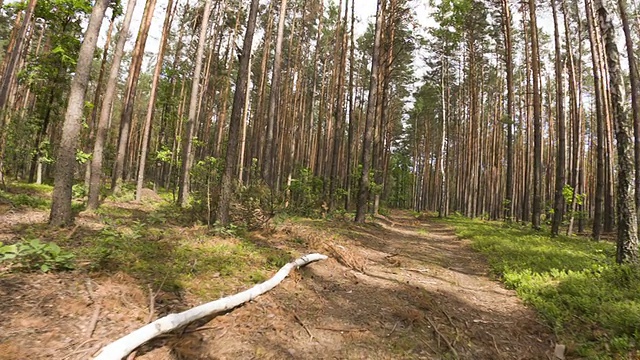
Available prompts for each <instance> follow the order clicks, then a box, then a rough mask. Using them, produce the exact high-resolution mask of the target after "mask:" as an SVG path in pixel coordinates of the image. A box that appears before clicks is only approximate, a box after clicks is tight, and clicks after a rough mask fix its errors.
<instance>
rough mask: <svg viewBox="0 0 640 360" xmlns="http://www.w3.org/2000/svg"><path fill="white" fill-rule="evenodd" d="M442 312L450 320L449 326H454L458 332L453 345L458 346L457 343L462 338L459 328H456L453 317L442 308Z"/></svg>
mask: <svg viewBox="0 0 640 360" xmlns="http://www.w3.org/2000/svg"><path fill="white" fill-rule="evenodd" d="M440 311H442V313H443V314H444V315H445V316H446V317H447V319H448V320H449V324H451V326H453V328H454V329H455V330H456V338H455V340H453V343H451V345H452V346H456V342H457V341H458V339H459V338H460V331H459V330H458V327H457V326H456V324H454V323H453V320H452V319H451V316H449V314H448V313H447V312H446V311H444V309H442V308H440Z"/></svg>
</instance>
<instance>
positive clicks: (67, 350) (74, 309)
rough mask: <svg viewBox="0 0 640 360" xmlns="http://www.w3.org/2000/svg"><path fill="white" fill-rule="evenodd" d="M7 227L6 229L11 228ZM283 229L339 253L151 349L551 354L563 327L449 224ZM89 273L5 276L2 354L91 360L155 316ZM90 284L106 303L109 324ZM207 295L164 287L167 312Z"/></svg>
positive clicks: (236, 354)
mask: <svg viewBox="0 0 640 360" xmlns="http://www.w3.org/2000/svg"><path fill="white" fill-rule="evenodd" d="M16 216H17V217H16V218H8V217H2V218H1V219H2V220H11V223H13V225H15V224H16V223H23V222H24V223H30V222H31V223H40V222H44V221H46V219H45V218H42V216H43V215H42V214H39V213H37V214H36V213H33V214H31V215H30V216H22V217H20V216H18V215H16ZM14 220H15V221H14ZM327 225H329V226H327ZM0 230H2V231H0V233H5V234H6V232H7V231H8V230H9V227H7V226H0ZM336 234H338V235H336ZM7 235H8V234H7ZM5 236H6V235H5ZM278 236H279V237H280V238H289V239H290V238H298V237H307V238H316V239H321V240H322V241H316V242H314V241H310V242H308V243H307V244H306V245H304V244H301V245H300V247H299V248H297V249H296V251H298V252H306V251H323V252H328V253H329V255H331V258H330V259H329V260H327V261H323V262H319V263H314V264H312V265H310V266H309V267H307V268H304V269H302V270H301V271H300V272H295V273H294V275H292V277H290V278H288V279H287V280H285V281H284V282H283V283H282V284H281V285H280V286H279V287H277V288H276V289H275V290H273V291H272V292H270V293H268V294H266V295H264V296H261V297H259V298H258V299H256V300H255V301H253V302H251V303H249V304H247V305H245V306H243V307H241V308H239V309H236V310H234V311H232V312H230V313H228V314H226V315H222V316H218V317H216V318H215V319H213V320H212V321H211V322H209V323H207V324H198V326H201V327H200V328H198V329H196V327H195V326H194V327H190V328H188V329H186V330H185V331H183V332H182V333H181V334H180V335H178V336H169V337H164V338H162V339H160V340H159V341H157V342H155V343H153V344H150V345H148V346H145V347H144V348H143V349H141V350H140V351H139V352H138V358H140V359H152V360H156V359H157V360H163V359H167V360H169V359H194V360H195V359H547V358H550V357H549V356H548V355H547V354H548V353H549V351H550V349H551V348H552V345H553V336H552V335H551V334H550V330H549V329H548V328H546V327H545V326H544V325H542V324H541V323H540V322H539V320H537V318H536V315H535V314H534V313H533V312H532V311H531V310H529V309H527V308H526V307H525V306H524V305H523V304H522V303H521V302H520V301H519V300H518V299H517V298H516V296H515V294H514V293H513V292H512V291H508V290H505V289H504V288H502V287H501V285H500V284H499V283H498V282H496V281H493V280H490V278H489V276H488V275H487V267H486V265H485V263H484V261H483V260H482V259H481V256H480V255H479V254H477V253H475V252H473V251H472V250H471V249H470V247H469V246H468V243H467V242H466V241H463V240H459V239H457V238H456V237H455V235H454V234H453V232H452V230H451V229H448V228H447V227H445V226H444V225H442V224H439V223H437V222H433V221H418V220H415V219H414V218H412V217H410V216H409V215H408V214H407V213H402V212H397V213H394V215H393V216H392V217H390V218H380V219H378V220H377V221H376V222H375V223H369V224H366V225H355V224H353V223H351V222H334V223H331V222H329V223H328V222H313V221H297V222H294V223H292V224H289V225H285V226H283V228H282V229H280V231H279V232H277V234H275V235H274V236H273V237H274V238H276V240H271V237H269V236H267V237H266V238H268V239H269V241H275V242H272V243H271V244H269V246H278V245H277V242H278V240H277V237H278ZM287 243H288V244H291V241H290V240H289V241H288V242H287ZM314 244H315V245H314ZM319 244H322V245H319ZM309 247H310V249H309ZM88 281H89V280H87V277H86V275H82V276H78V275H77V274H74V273H67V274H64V273H63V274H46V275H38V274H11V275H9V276H5V277H0V304H2V306H0V310H1V311H0V334H2V335H0V359H25V358H29V359H63V358H64V359H84V358H87V356H86V354H87V353H91V352H92V351H95V350H96V349H98V348H99V346H100V345H104V344H105V343H106V342H108V340H109V339H114V338H116V337H118V336H121V335H123V334H126V333H128V332H129V331H131V330H133V329H135V328H136V327H138V326H140V325H139V324H140V322H141V321H144V319H145V318H146V317H147V316H148V310H147V309H148V308H147V305H148V297H147V295H146V294H145V292H144V291H143V289H141V288H140V286H139V285H137V284H136V282H135V281H133V280H132V279H129V278H126V277H125V278H121V277H114V278H112V277H106V278H105V277H97V278H93V279H92V280H91V281H90V282H91V283H93V284H94V285H93V286H92V287H93V289H92V290H88V289H87V282H88ZM212 281H216V280H215V279H214V280H212ZM240 290H242V289H238V291H240ZM90 292H93V293H94V297H96V298H100V299H103V300H102V302H101V303H102V309H103V310H102V311H101V312H100V317H99V324H98V326H97V327H95V323H94V324H93V325H92V324H91V323H92V320H91V319H92V317H93V316H95V313H94V310H95V309H96V305H95V304H94V302H93V300H92V299H91V298H90V296H89V297H88V295H89V294H90ZM201 302H202V300H201V299H198V298H195V297H194V296H191V295H188V294H187V295H186V296H180V297H175V296H172V294H171V293H167V294H161V295H160V296H158V298H157V299H156V305H155V309H156V311H155V312H156V315H157V316H162V315H164V314H166V313H167V312H175V311H179V310H183V309H185V308H188V307H191V306H194V305H197V304H199V303H201ZM96 312H97V310H96ZM3 324H4V325H3ZM92 327H93V328H95V332H94V334H93V338H92V340H91V342H89V341H90V340H85V339H87V338H86V333H87V329H88V328H92ZM85 348H86V349H85Z"/></svg>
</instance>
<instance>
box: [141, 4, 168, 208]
mask: <svg viewBox="0 0 640 360" xmlns="http://www.w3.org/2000/svg"><path fill="white" fill-rule="evenodd" d="M172 6H173V0H169V3H168V4H167V10H166V11H167V14H166V15H165V18H164V26H163V29H162V39H161V40H160V49H158V60H157V61H156V67H155V70H154V72H153V80H152V82H151V93H150V94H149V105H148V106H147V114H146V117H145V120H144V130H143V133H142V145H141V146H140V158H139V161H138V179H137V182H136V200H137V201H140V200H141V199H142V187H143V185H144V169H145V166H146V163H147V150H148V147H149V136H151V122H152V120H153V112H154V108H155V103H156V95H157V94H158V83H159V81H160V74H162V60H163V59H164V51H165V49H166V47H167V41H168V40H169V30H171V20H172V19H173V9H172Z"/></svg>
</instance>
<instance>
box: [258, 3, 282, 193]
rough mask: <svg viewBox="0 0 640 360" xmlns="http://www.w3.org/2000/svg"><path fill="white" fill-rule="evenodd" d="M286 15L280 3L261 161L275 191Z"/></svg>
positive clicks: (263, 173) (263, 172)
mask: <svg viewBox="0 0 640 360" xmlns="http://www.w3.org/2000/svg"><path fill="white" fill-rule="evenodd" d="M286 14H287V0H281V1H280V17H279V18H278V37H277V38H276V52H275V55H274V56H275V57H274V60H273V73H272V75H271V91H269V110H268V113H267V134H266V136H267V137H266V139H265V148H264V158H263V159H262V178H263V179H264V181H266V182H267V184H268V185H269V187H270V188H271V189H272V190H273V189H275V184H274V179H273V177H274V168H275V167H276V162H275V159H274V158H273V157H274V156H273V155H274V153H275V151H274V147H275V146H274V136H273V133H274V128H275V126H276V124H278V119H277V118H276V116H277V113H276V104H277V101H278V95H279V93H280V67H281V65H282V40H283V38H284V20H285V16H286Z"/></svg>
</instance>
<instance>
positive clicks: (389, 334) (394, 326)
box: [387, 321, 400, 337]
mask: <svg viewBox="0 0 640 360" xmlns="http://www.w3.org/2000/svg"><path fill="white" fill-rule="evenodd" d="M399 323H400V321H398V322H396V324H395V325H393V329H391V332H390V333H388V334H387V337H389V336H391V334H393V332H394V331H396V328H397V327H398V324H399Z"/></svg>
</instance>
